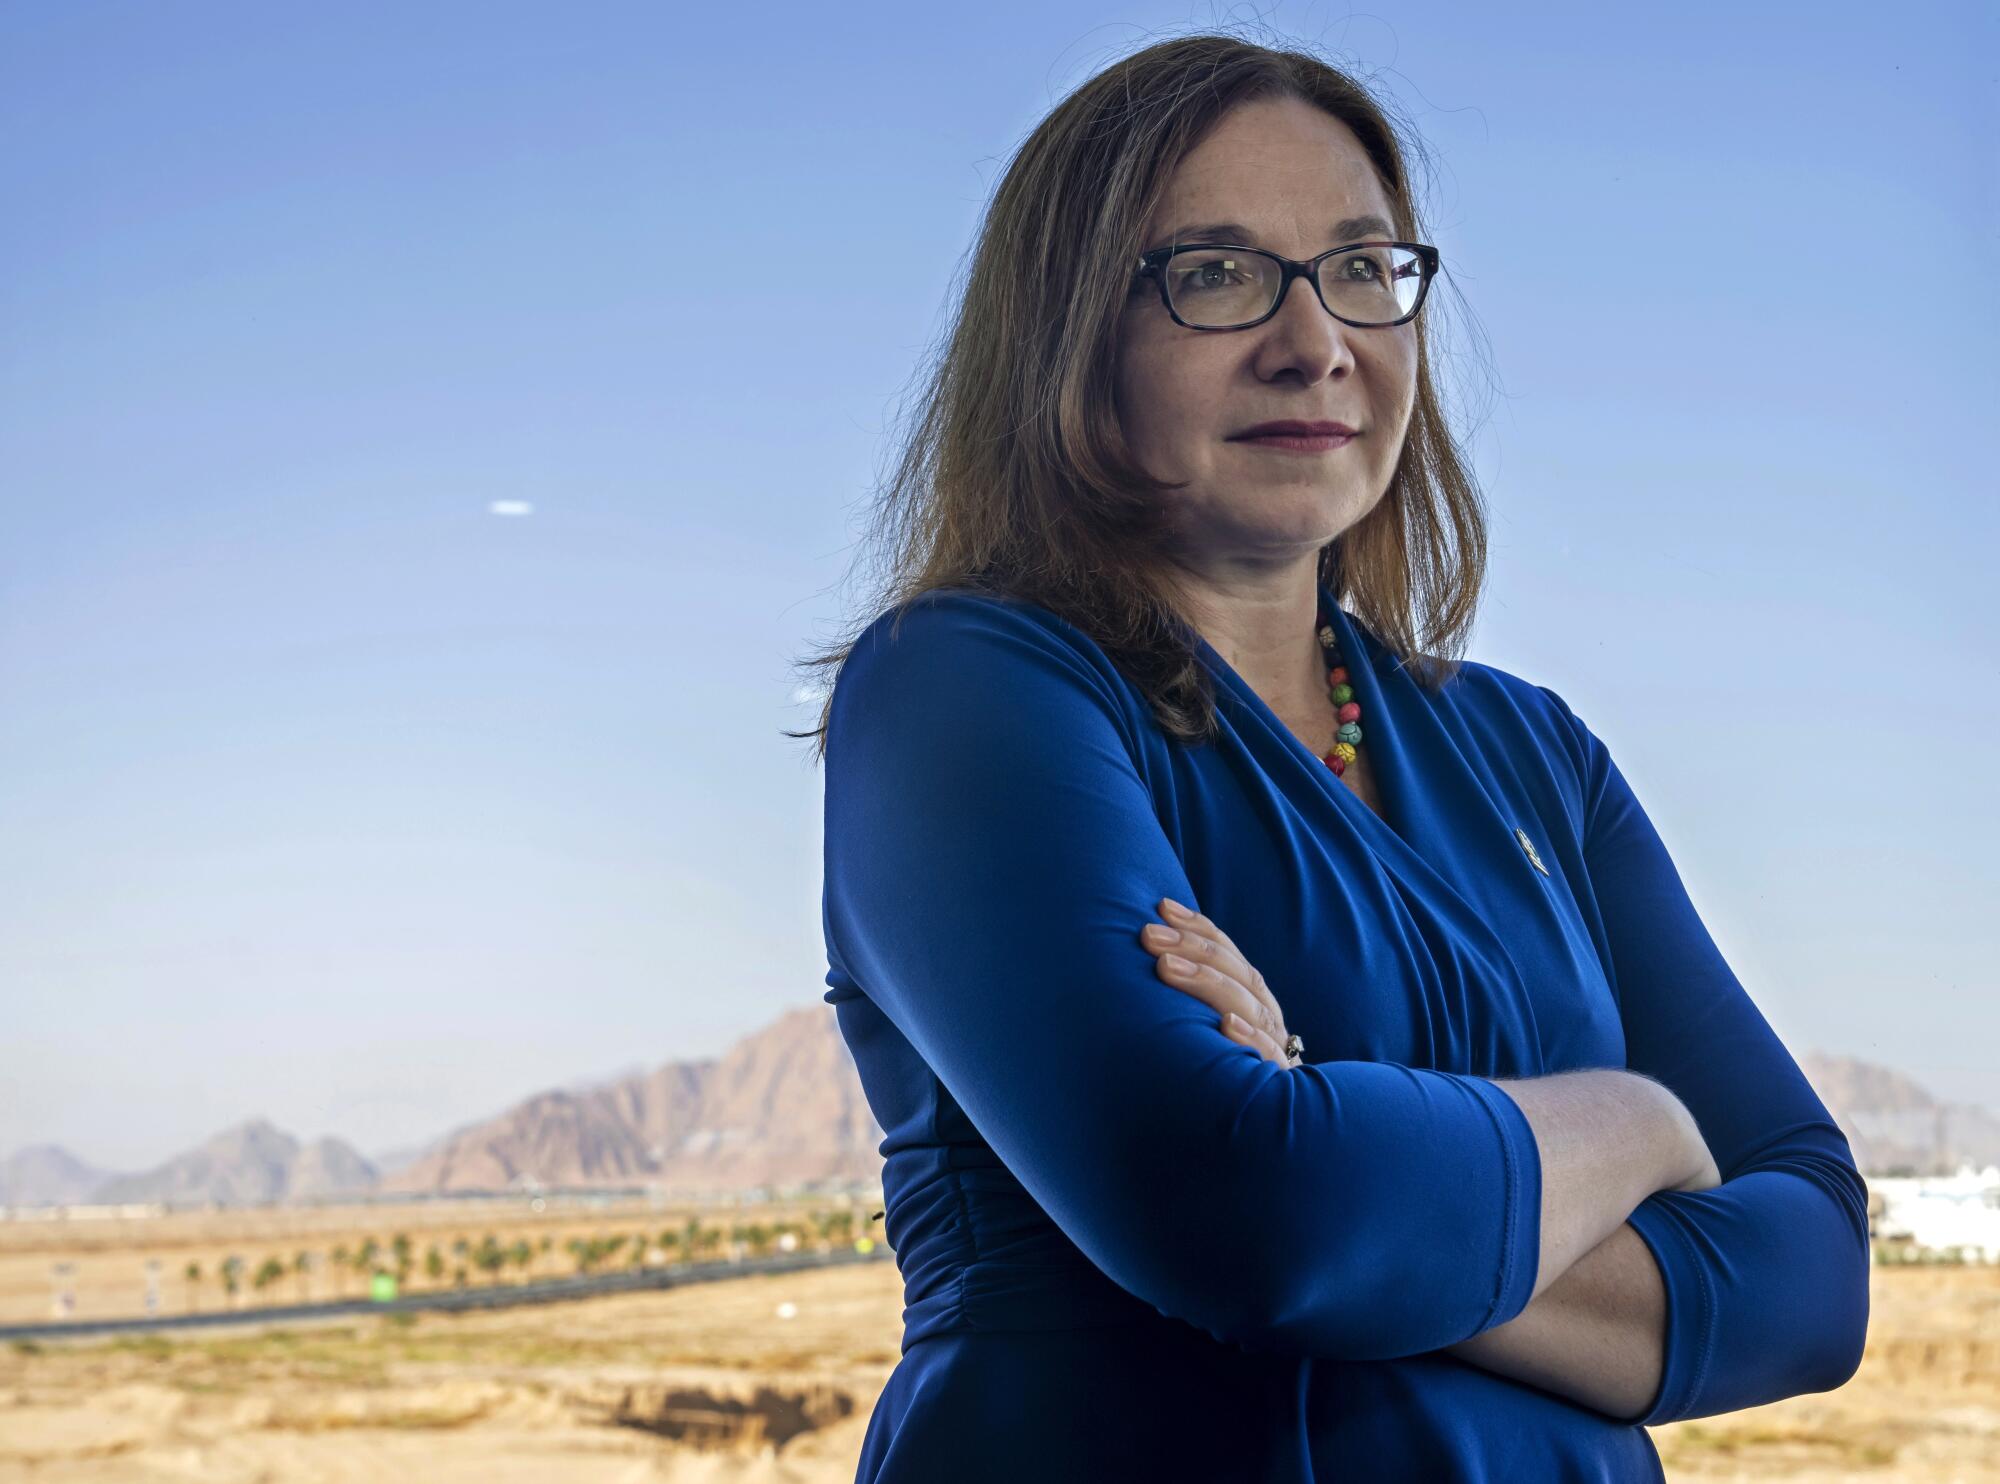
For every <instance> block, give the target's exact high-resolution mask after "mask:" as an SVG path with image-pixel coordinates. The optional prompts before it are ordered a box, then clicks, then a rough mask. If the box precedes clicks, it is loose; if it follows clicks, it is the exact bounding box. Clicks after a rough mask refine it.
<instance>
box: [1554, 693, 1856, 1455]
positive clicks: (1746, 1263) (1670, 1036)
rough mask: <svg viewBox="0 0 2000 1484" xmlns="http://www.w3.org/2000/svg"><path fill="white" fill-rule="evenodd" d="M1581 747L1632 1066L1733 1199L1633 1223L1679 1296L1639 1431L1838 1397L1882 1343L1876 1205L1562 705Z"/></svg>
mask: <svg viewBox="0 0 2000 1484" xmlns="http://www.w3.org/2000/svg"><path fill="white" fill-rule="evenodd" d="M1543 689H1544V692H1545V693H1546V694H1548V695H1550V696H1551V697H1552V698H1553V699H1554V700H1555V702H1556V705H1557V706H1558V707H1559V708H1560V710H1561V712H1562V715H1563V716H1564V718H1565V719H1566V721H1567V723H1568V725H1569V727H1570V728H1571V730H1572V732H1573V734H1574V737H1575V741H1576V743H1577V745H1578V747H1579V748H1580V754H1579V757H1580V761H1581V763H1582V778H1583V810H1584V821H1585V833H1584V862H1585V867H1586V870H1587V872H1588V875H1589V878H1590V888H1591V891H1592V893H1593V894H1594V896H1595V897H1596V901H1597V908H1598V912H1599V914H1600V917H1601V920H1602V923H1603V932H1604V937H1605V940H1606V941H1607V943H1608V945H1609V949H1610V955H1611V959H1612V967H1613V974H1614V982H1615V984H1616V986H1617V993H1618V1003H1619V1011H1620V1016H1621V1018H1622V1020H1623V1022H1624V1027H1625V1047H1626V1065H1627V1067H1628V1068H1629V1069H1630V1070H1632V1071H1636V1072H1640V1073H1643V1074H1644V1075H1646V1076H1648V1077H1651V1078H1653V1079H1655V1080H1656V1081H1658V1082H1660V1083H1662V1084H1664V1085H1665V1086H1666V1087H1668V1088H1670V1089H1672V1091H1673V1092H1674V1093H1675V1095H1676V1096H1678V1097H1679V1098H1680V1100H1681V1101H1682V1103H1684V1104H1685V1105H1686V1106H1687V1108H1688V1111H1689V1112H1690V1113H1692V1114H1693V1115H1694V1118H1695V1122H1696V1123H1697V1124H1698V1125H1699V1126H1700V1128H1701V1133H1702V1137H1703V1138H1704V1139H1705V1140H1706V1141H1707V1143H1708V1148H1709V1152H1710V1154H1712V1155H1713V1156H1714V1159H1715V1165H1716V1170H1717V1172H1718V1173H1719V1174H1720V1175H1721V1177H1722V1182H1723V1183H1722V1184H1721V1185H1719V1186H1717V1187H1716V1188H1715V1189H1713V1190H1705V1191H1659V1192H1656V1193H1655V1194H1653V1195H1651V1196H1648V1197H1647V1198H1646V1200H1645V1201H1643V1202H1642V1203H1641V1204H1640V1205H1639V1207H1638V1209H1636V1210H1635V1211H1633V1213H1632V1214H1631V1216H1630V1217H1629V1218H1627V1219H1628V1221H1629V1223H1630V1224H1631V1226H1632V1227H1633V1228H1634V1229H1635V1230H1637V1232H1638V1233H1639V1235H1640V1236H1641V1237H1642V1238H1644V1240H1645V1242H1646V1245H1647V1246H1648V1247H1649V1248H1650V1249H1651V1250H1652V1253H1653V1257H1654V1260H1655V1261H1656V1262H1658V1264H1659V1267H1660V1273H1661V1276H1662V1278H1663V1279H1664V1280H1665V1286H1666V1294H1667V1334H1666V1353H1665V1365H1664V1374H1663V1375H1662V1377H1661V1382H1660V1390H1659V1393H1658V1394H1657V1395H1656V1396H1655V1397H1654V1399H1653V1402H1652V1405H1651V1406H1650V1407H1648V1408H1647V1410H1646V1411H1645V1412H1644V1413H1643V1414H1642V1415H1640V1416H1639V1417H1637V1418H1634V1419H1632V1420H1633V1421H1634V1423H1635V1424H1636V1425H1646V1426H1650V1425H1652V1424H1655V1423H1662V1422H1676V1421H1679V1420H1681V1419H1682V1418H1687V1417H1709V1416H1713V1415H1715V1414H1716V1413H1720V1412H1733V1411H1738V1410H1740V1409H1742V1408H1745V1407H1755V1406H1761V1405H1763V1404H1764V1403H1766V1402H1772V1401H1777V1400H1779V1399H1780V1398H1783V1397H1788V1396H1797V1395H1799V1394H1800V1393H1802V1392H1808V1391H1830V1390H1832V1389H1833V1388H1834V1387H1836V1386H1839V1385H1841V1384H1842V1383H1843V1382H1845V1381H1846V1380H1847V1379H1848V1378H1849V1377H1850V1376H1852V1375H1853V1374H1854V1372H1855V1371H1856V1369H1857V1368H1859V1366H1860V1364H1861V1352H1862V1347H1863V1343H1864V1341H1865V1340H1866V1337H1867V1328H1868V1268H1869V1247H1868V1193H1867V1186H1866V1185H1865V1184H1864V1183H1863V1181H1862V1179H1861V1176H1860V1174H1859V1173H1858V1172H1857V1171H1856V1169H1855V1166H1854V1157H1853V1154H1852V1152H1851V1150H1850V1149H1849V1147H1848V1143H1847V1140H1846V1138H1845V1137H1844V1136H1843V1135H1842V1134H1841V1132H1840V1130H1839V1128H1838V1127H1837V1126H1836V1125H1835V1123H1834V1121H1833V1119H1832V1118H1831V1117H1830V1116H1829V1115H1828V1113H1827V1110H1826V1106H1825V1105H1824V1104H1823V1103H1822V1102H1821V1101H1820V1099H1819V1097H1818V1095H1817V1094H1816V1093H1814V1091H1813V1089H1812V1086H1811V1084H1810V1083H1808V1082H1807V1081H1806V1078H1805V1075H1804V1074H1803V1073H1802V1072H1801V1071H1800V1070H1799V1067H1798V1064H1797V1063H1796V1062H1795V1061H1794V1060H1793V1059H1792V1056H1791V1054H1790V1053H1789V1052H1788V1051H1786V1049H1785V1047H1784V1044H1783V1043H1782V1042H1781V1041H1779V1039H1778V1037H1777V1035H1776V1033H1775V1032H1773V1031H1772V1029H1771V1027H1770V1025H1769V1024H1768V1023H1767V1022H1766V1021H1765V1019H1764V1017H1763V1015H1762V1014H1761V1013H1760V1012H1759V1011H1758V1009H1757V1007H1756V1005H1755V1004H1754V1003H1752V1001H1751V999H1750V997H1749V995H1747V994H1746V993H1745V992H1744V990H1743V986H1742V985H1741V984H1739V983H1738V982H1737V979H1736V976H1735V974H1733V973H1732V972H1731V971H1730V968H1729V965H1728V964H1727V963H1725V962H1724V961H1723V958H1722V954H1721V953H1720V951H1719V950H1718V949H1717V948H1716V946H1715V942H1714V940H1713V939H1712V938H1710V936H1709V934H1708V930H1707V929H1706V928H1705V927H1703V925H1702V922H1701V918H1700V917H1699V916H1698V915H1697V914H1696V912H1695V909H1694V905H1693V903H1692V902H1691V901H1690V900H1689V898H1688V894H1687V891H1686V889H1685V888H1684V887H1683V886H1682V884H1681V879H1680V876H1679V874H1678V872H1677V871H1676V870H1675V868H1674V864H1673V861H1672V860H1671V859H1670V858H1669V857H1668V854H1667V850H1666V847H1665V845H1663V844H1662V843H1661V840H1660V837H1659V834H1658V833H1657V832H1656V831H1655V830H1654V828H1653V825H1652V823H1651V822H1650V821H1649V820H1648V819H1647V817H1646V812H1645V810H1643V809H1642V808H1640V807H1639V801H1638V800H1637V799H1636V798H1635V797H1633V794H1632V790H1631V788H1630V787H1629V786H1628V785H1627V784H1626V781H1625V778H1624V776H1623V775H1622V774H1621V773H1620V772H1619V770H1618V766H1617V764H1616V763H1614V762H1613V761H1612V759H1611V755H1610V753H1609V751H1608V750H1607V749H1606V748H1605V746H1604V744H1603V742H1601V741H1600V740H1599V739H1598V738H1597V737H1596V736H1594V735H1593V734H1592V733H1591V731H1590V729H1589V728H1588V727H1587V726H1585V725H1584V724H1583V723H1582V722H1581V721H1579V720H1578V719H1577V718H1576V716H1575V714H1574V713H1573V712H1571V711H1570V709H1569V707H1568V706H1567V705H1565V704H1564V703H1563V701H1562V699H1561V698H1560V697H1557V696H1554V693H1553V692H1549V691H1547V690H1546V688H1545V687H1544V688H1543Z"/></svg>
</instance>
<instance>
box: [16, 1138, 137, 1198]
mask: <svg viewBox="0 0 2000 1484" xmlns="http://www.w3.org/2000/svg"><path fill="white" fill-rule="evenodd" d="M112 1176H113V1172H112V1171H110V1170H100V1169H98V1168H97V1167H96V1166H94V1165H87V1164H85V1163H84V1162H83V1161H82V1160H80V1159H78V1158H77V1157H76V1156H75V1155H74V1154H71V1153H70V1152H69V1151H68V1150H67V1149H63V1148H60V1147H59V1146H57V1145H54V1144H31V1145H29V1146H28V1147H27V1148H26V1149H22V1150H19V1151H17V1152H16V1153H14V1154H12V1155H10V1156H8V1158H6V1159H5V1160H0V1206H73V1205H75V1204H76V1203H77V1202H78V1201H82V1200H87V1199H88V1198H89V1196H90V1192H91V1191H93V1190H95V1189H96V1188H97V1187H98V1186H99V1185H102V1184H103V1183H104V1182H105V1181H106V1180H109V1179H111V1178H112Z"/></svg>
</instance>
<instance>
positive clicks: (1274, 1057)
mask: <svg viewBox="0 0 2000 1484" xmlns="http://www.w3.org/2000/svg"><path fill="white" fill-rule="evenodd" d="M1222 1033H1223V1034H1224V1035H1225V1036H1229V1037H1231V1038H1232V1039H1234V1040H1237V1041H1241V1042H1242V1043H1243V1044H1244V1045H1246V1046H1251V1047H1254V1048H1255V1049H1256V1051H1257V1054H1258V1055H1260V1056H1262V1057H1263V1058H1264V1060H1265V1061H1270V1062H1276V1063H1277V1064H1278V1065H1279V1066H1281V1067H1288V1066H1290V1065H1291V1058H1290V1057H1288V1056H1286V1055H1285V1050H1284V1048H1283V1047H1282V1046H1280V1045H1279V1044H1278V1043H1277V1042H1276V1041H1274V1040H1272V1039H1271V1038H1270V1037H1269V1036H1267V1035H1265V1034H1264V1032H1262V1031H1260V1030H1258V1029H1257V1027H1255V1026H1254V1025H1245V1024H1244V1023H1243V1021H1242V1020H1241V1019H1239V1018H1238V1017H1236V1016H1234V1015H1229V1016H1225V1017H1224V1018H1223V1022H1222Z"/></svg>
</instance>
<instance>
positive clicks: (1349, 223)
mask: <svg viewBox="0 0 2000 1484" xmlns="http://www.w3.org/2000/svg"><path fill="white" fill-rule="evenodd" d="M1395 230H1396V229H1395V228H1394V227H1392V226H1390V225H1389V223H1387V222H1385V221H1383V220H1382V218H1381V217H1379V216H1349V217H1343V218H1341V219H1340V220H1339V221H1337V222H1335V223H1334V224H1333V240H1334V242H1335V243H1346V242H1356V241H1359V240H1360V239H1361V238H1363V237H1387V236H1389V235H1390V234H1391V233H1393V232H1394V231H1395ZM1208 241H1233V242H1240V243H1242V244H1243V245H1244V246H1245V247H1256V246H1258V245H1259V244H1258V242H1257V233H1256V231H1255V229H1254V228H1251V227H1246V226H1244V225H1243V224H1242V223H1241V222H1202V223H1199V224H1197V225H1193V226H1182V227H1175V228H1174V230H1173V231H1172V232H1171V233H1169V234H1168V236H1167V237H1166V239H1165V240H1164V241H1162V242H1161V243H1160V246H1162V247H1165V246H1166V245H1167V243H1169V242H1208Z"/></svg>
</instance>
